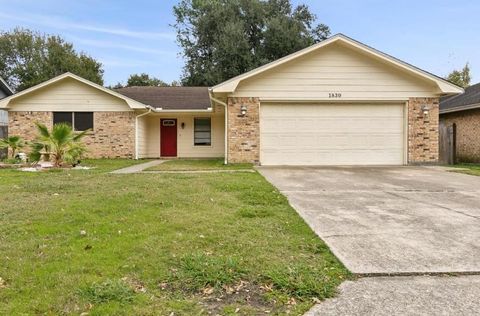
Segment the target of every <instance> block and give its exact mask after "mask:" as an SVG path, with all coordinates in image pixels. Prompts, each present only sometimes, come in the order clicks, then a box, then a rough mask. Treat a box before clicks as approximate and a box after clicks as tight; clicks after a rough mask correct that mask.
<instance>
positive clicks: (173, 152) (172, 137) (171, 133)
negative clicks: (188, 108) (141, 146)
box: [160, 119, 177, 157]
mask: <svg viewBox="0 0 480 316" xmlns="http://www.w3.org/2000/svg"><path fill="white" fill-rule="evenodd" d="M160 156H161V157H177V120H176V119H161V120H160Z"/></svg>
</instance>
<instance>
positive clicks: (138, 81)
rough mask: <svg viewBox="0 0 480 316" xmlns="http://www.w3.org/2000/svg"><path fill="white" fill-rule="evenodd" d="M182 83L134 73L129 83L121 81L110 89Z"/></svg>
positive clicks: (174, 85)
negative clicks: (167, 81)
mask: <svg viewBox="0 0 480 316" xmlns="http://www.w3.org/2000/svg"><path fill="white" fill-rule="evenodd" d="M179 85H180V83H179V82H177V81H172V83H171V84H168V83H166V82H165V81H163V80H161V79H158V78H156V77H153V76H150V75H149V74H147V73H141V74H132V75H130V77H129V78H128V80H127V84H126V85H123V83H121V82H119V83H117V84H116V85H114V86H110V87H109V88H110V89H120V88H124V87H147V86H148V87H176V86H179Z"/></svg>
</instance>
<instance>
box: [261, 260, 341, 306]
mask: <svg viewBox="0 0 480 316" xmlns="http://www.w3.org/2000/svg"><path fill="white" fill-rule="evenodd" d="M323 269H324V268H323V267H321V266H313V265H306V264H303V263H294V264H292V265H291V266H288V267H285V266H283V267H275V268H273V269H271V270H270V271H268V272H267V278H266V280H265V281H266V282H267V283H271V284H272V285H273V288H274V289H275V290H276V291H278V292H280V293H281V294H284V295H287V296H288V297H296V298H301V299H308V298H317V299H324V298H327V297H330V296H332V295H334V294H335V288H336V286H335V284H334V283H332V282H330V281H331V280H335V279H338V278H339V277H340V278H341V277H342V275H343V273H344V271H343V270H342V269H340V268H338V269H332V270H330V271H328V272H327V273H326V272H325V271H324V270H323ZM322 270H323V271H322Z"/></svg>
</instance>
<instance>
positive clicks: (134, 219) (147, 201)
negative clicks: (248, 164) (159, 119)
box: [0, 159, 349, 315]
mask: <svg viewBox="0 0 480 316" xmlns="http://www.w3.org/2000/svg"><path fill="white" fill-rule="evenodd" d="M141 162H142V161H137V160H132V159H130V160H127V159H112V160H107V159H100V160H83V161H82V164H84V165H85V166H90V167H92V169H90V170H67V169H53V170H52V171H46V172H36V173H34V172H32V173H28V172H21V171H17V170H13V169H8V170H7V169H0V178H1V180H0V196H1V197H2V212H1V218H2V220H1V221H2V225H0V236H2V239H1V241H2V242H1V243H0V247H1V254H2V256H3V257H4V258H8V260H0V272H1V273H0V275H1V277H2V278H3V279H4V280H5V281H6V288H2V289H0V302H1V303H0V306H1V307H0V310H1V311H2V312H1V313H0V314H2V315H3V314H5V315H29V314H31V313H32V311H35V314H38V315H80V314H81V313H84V312H87V313H89V314H90V315H170V314H171V313H172V312H173V313H174V314H175V315H209V314H210V312H211V314H212V315H216V314H222V315H223V314H224V313H223V312H222V310H223V307H224V306H227V309H228V306H231V305H236V306H237V307H239V308H240V309H241V311H240V312H239V314H244V315H259V314H265V310H270V311H271V314H272V315H273V314H275V315H284V314H287V313H290V314H291V315H302V314H303V313H304V312H306V311H307V310H308V309H309V308H310V307H311V306H312V305H313V304H314V301H313V300H312V299H311V295H315V296H317V294H316V293H317V292H319V293H322V290H321V289H322V288H326V289H333V288H334V287H336V286H338V285H339V284H340V283H341V282H342V281H343V280H345V278H348V277H349V274H348V272H347V271H346V270H345V268H343V267H342V265H341V264H340V263H339V262H338V260H336V258H335V257H334V256H333V254H332V253H331V252H330V251H329V249H328V247H327V246H326V245H325V244H324V243H323V241H322V240H320V239H319V238H318V237H317V236H316V235H315V234H314V233H313V232H312V231H311V229H310V228H309V227H308V226H307V224H306V223H305V222H304V221H303V220H302V218H301V217H300V216H299V215H298V214H297V213H296V212H295V211H294V210H293V209H292V208H291V207H290V206H289V204H288V201H287V199H286V198H285V197H284V196H283V195H281V194H280V192H278V190H276V189H275V188H274V187H273V186H272V185H271V184H269V183H268V182H267V181H266V180H265V179H264V178H263V177H262V176H261V175H260V174H258V173H252V172H248V173H223V172H222V173H201V174H198V173H192V174H169V173H167V174H142V175H138V174H125V175H112V174H109V173H108V172H110V171H112V170H114V169H118V168H123V167H127V166H130V165H133V164H137V163H141ZM255 191H258V193H257V192H255ZM248 208H255V210H256V211H258V212H259V213H262V212H267V211H268V212H271V213H272V215H271V216H266V217H252V218H246V217H241V216H238V214H237V212H238V210H242V209H248ZM262 209H263V211H262ZM82 230H85V231H86V235H82V234H81V233H80V232H81V231H82ZM19 267H21V268H19ZM124 278H127V279H125V283H126V285H129V286H130V288H132V289H134V290H135V293H136V294H135V295H134V298H133V300H131V301H127V303H124V302H125V300H124V301H123V302H119V301H118V300H117V298H118V297H122V295H118V294H111V293H112V292H114V293H118V292H120V293H122V290H120V291H110V290H108V291H107V290H106V288H110V286H100V284H102V283H104V281H106V280H114V281H111V282H116V281H115V280H122V279H124ZM315 280H316V281H318V283H317V284H315V285H314V288H313V290H309V288H310V286H311V284H313V282H314V281H315ZM137 282H138V283H137ZM242 282H248V284H247V285H245V288H244V289H243V290H241V291H240V293H239V294H231V295H228V294H226V291H227V289H228V288H234V289H235V290H236V288H237V286H238V285H239V284H240V283H242ZM303 282H305V284H303ZM137 284H141V285H142V286H144V288H145V289H146V292H145V293H143V292H142V291H139V290H138V289H139V288H138V287H137ZM94 285H96V286H94ZM203 285H206V287H205V288H202V286H203ZM224 285H225V287H224ZM215 286H216V287H217V288H215ZM112 287H113V286H112ZM121 287H122V288H123V289H125V288H124V285H121ZM218 287H221V288H222V290H220V289H218ZM88 288H95V289H88ZM97 288H99V289H101V291H100V290H97ZM269 288H271V289H272V290H271V291H270V290H268V289H269ZM39 289H41V290H39ZM79 289H81V292H83V293H84V294H79V292H78V291H79ZM205 289H206V290H207V291H204V290H205ZM82 290H83V291H82ZM245 290H248V292H246V291H245ZM198 291H201V293H199V292H198ZM210 291H212V292H211V294H208V293H210ZM87 293H89V294H87ZM101 293H110V294H108V295H106V294H101ZM290 293H293V294H295V293H297V294H298V295H300V294H301V293H307V294H308V295H307V296H301V297H295V300H296V304H287V302H288V300H289V299H290V298H291V295H288V294H290ZM326 293H331V294H333V290H332V291H331V292H330V290H328V291H326ZM75 294H76V295H75ZM206 295H208V296H206ZM106 297H108V299H109V301H108V302H106V303H100V304H99V303H93V302H92V303H91V305H90V304H88V302H87V300H88V301H90V300H91V301H97V300H98V301H102V300H106ZM265 298H267V299H265ZM268 298H272V299H268ZM120 300H122V299H120Z"/></svg>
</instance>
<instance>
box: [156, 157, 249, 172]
mask: <svg viewBox="0 0 480 316" xmlns="http://www.w3.org/2000/svg"><path fill="white" fill-rule="evenodd" d="M239 169H252V164H249V163H235V164H228V165H225V164H224V160H223V158H218V159H175V160H168V161H166V162H164V163H162V164H160V165H157V166H154V167H151V168H149V169H147V170H148V171H201V170H239Z"/></svg>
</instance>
